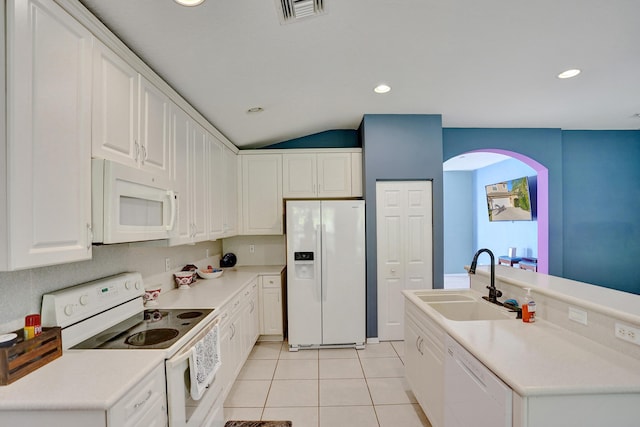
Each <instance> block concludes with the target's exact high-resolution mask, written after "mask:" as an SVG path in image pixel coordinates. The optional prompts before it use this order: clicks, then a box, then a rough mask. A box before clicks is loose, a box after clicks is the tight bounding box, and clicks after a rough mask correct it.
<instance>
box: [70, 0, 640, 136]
mask: <svg viewBox="0 0 640 427" xmlns="http://www.w3.org/2000/svg"><path fill="white" fill-rule="evenodd" d="M81 2H82V3H83V4H84V5H85V6H87V8H89V9H90V10H91V11H92V12H93V13H94V14H95V15H97V16H98V17H99V18H100V19H101V20H102V21H103V22H104V23H105V24H106V25H107V26H108V27H109V28H110V29H111V30H112V31H113V32H115V33H116V34H117V35H118V36H119V37H120V38H121V39H122V40H123V41H124V42H125V43H126V44H127V45H129V46H130V47H131V49H132V50H133V51H134V52H136V53H137V54H138V55H139V56H140V57H141V58H142V59H143V60H145V61H146V62H147V64H149V65H150V66H151V67H152V68H153V69H154V70H156V72H157V73H158V74H160V75H161V76H162V77H163V78H164V79H165V80H166V81H167V82H168V83H169V84H171V85H172V86H173V87H174V88H175V89H176V90H177V91H178V92H179V93H180V94H181V95H182V96H184V97H185V98H186V99H187V100H188V101H189V102H190V103H191V104H192V105H193V106H194V107H195V108H196V109H198V110H199V111H200V112H201V113H202V115H204V116H205V117H206V118H207V119H209V121H211V123H213V125H214V126H216V127H217V128H218V129H219V130H220V131H221V132H222V133H223V134H225V135H226V136H227V137H228V138H229V139H230V140H231V141H232V142H233V143H234V144H235V145H237V146H238V147H241V148H248V147H260V146H264V145H268V144H271V143H275V142H279V141H284V140H288V139H291V138H296V137H300V136H304V135H309V134H313V133H316V132H321V131H325V130H329V129H356V128H357V127H358V125H359V124H360V122H361V120H362V116H363V115H364V114H442V121H443V126H445V127H553V128H563V129H638V128H640V115H638V113H640V82H639V81H638V80H639V77H638V76H640V43H639V40H640V24H639V23H640V21H639V17H640V1H638V0H606V1H603V0H535V1H531V0H482V1H478V0H324V4H325V7H326V13H324V14H321V15H318V16H314V17H310V18H306V19H301V20H299V21H297V22H293V23H288V24H281V20H280V18H279V4H280V0H206V1H205V2H204V3H203V4H202V5H200V6H197V7H184V6H180V5H178V4H176V3H174V1H172V0H108V1H105V0H81ZM570 68H579V69H581V70H582V73H581V74H580V75H579V76H577V77H575V78H572V79H565V80H562V79H559V78H557V74H558V73H560V72H561V71H564V70H566V69H570ZM381 82H384V83H387V84H388V85H389V86H391V88H392V90H391V92H389V93H386V94H383V95H379V94H376V93H374V92H373V88H374V86H376V85H377V84H379V83H381ZM254 107H261V108H262V109H263V111H261V112H258V113H249V112H248V110H249V109H251V108H254Z"/></svg>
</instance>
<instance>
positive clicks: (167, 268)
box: [164, 258, 171, 271]
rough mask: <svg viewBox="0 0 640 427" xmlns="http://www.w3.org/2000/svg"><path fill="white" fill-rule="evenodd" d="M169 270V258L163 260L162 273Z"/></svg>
mask: <svg viewBox="0 0 640 427" xmlns="http://www.w3.org/2000/svg"><path fill="white" fill-rule="evenodd" d="M169 270H171V258H165V259H164V271H169Z"/></svg>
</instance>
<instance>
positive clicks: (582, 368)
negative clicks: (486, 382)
mask: <svg viewBox="0 0 640 427" xmlns="http://www.w3.org/2000/svg"><path fill="white" fill-rule="evenodd" d="M420 292H455V290H434V291H420ZM470 292H473V293H475V294H476V296H477V297H478V298H480V297H481V294H480V293H478V292H475V291H472V290H471V291H470ZM404 294H405V296H407V298H408V299H409V300H411V301H412V302H414V303H415V304H416V305H417V306H418V307H419V308H420V309H421V310H422V311H423V312H424V313H425V314H426V315H427V316H428V317H429V318H431V319H433V320H434V321H435V322H436V323H437V324H438V325H439V326H440V327H442V328H443V329H444V331H445V332H446V333H448V334H449V335H450V336H451V337H453V338H454V339H455V340H456V341H458V342H459V343H460V344H462V346H463V347H465V348H466V349H467V350H469V352H471V353H472V354H473V355H474V356H475V357H476V358H477V359H478V360H480V361H481V362H482V363H483V364H484V365H485V366H487V367H488V368H489V369H490V370H491V371H493V372H494V373H495V374H496V375H497V376H498V377H500V378H501V379H502V380H503V381H504V382H505V383H507V384H508V385H509V386H510V387H511V388H512V389H513V390H514V391H515V392H517V393H518V394H520V395H521V396H534V395H558V394H594V393H640V360H637V359H634V358H631V357H629V356H626V355H624V354H622V353H620V352H616V351H614V350H611V349H609V348H607V347H605V346H603V345H601V344H598V343H596V342H594V341H592V340H589V339H587V338H584V337H582V336H579V335H577V334H575V333H573V332H569V331H567V330H564V329H562V328H560V327H557V326H555V325H553V324H552V323H549V322H546V321H544V320H537V321H536V322H535V323H531V324H527V323H524V322H522V320H520V319H515V318H514V319H507V320H487V321H484V320H483V321H453V320H449V319H447V318H445V317H444V316H442V315H441V314H440V313H439V312H437V311H436V310H434V309H433V308H431V307H430V306H429V305H428V304H426V303H424V302H423V301H422V300H420V299H419V298H418V297H417V296H415V295H414V294H413V291H404ZM487 304H489V303H487ZM514 316H515V314H514Z"/></svg>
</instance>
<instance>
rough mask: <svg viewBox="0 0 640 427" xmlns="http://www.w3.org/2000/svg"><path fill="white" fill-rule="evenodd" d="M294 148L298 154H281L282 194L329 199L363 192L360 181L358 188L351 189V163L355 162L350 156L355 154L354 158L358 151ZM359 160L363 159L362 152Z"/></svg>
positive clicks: (286, 196) (284, 195) (293, 196)
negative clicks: (319, 150) (316, 150)
mask: <svg viewBox="0 0 640 427" xmlns="http://www.w3.org/2000/svg"><path fill="white" fill-rule="evenodd" d="M297 151H298V152H297V153H292V154H287V153H285V154H283V155H282V161H283V167H282V179H283V191H282V195H283V197H285V198H332V197H356V196H361V195H362V190H361V189H362V184H361V183H360V184H359V188H354V186H353V184H352V181H353V178H352V174H353V171H352V169H353V165H352V163H353V162H354V160H353V159H352V156H353V155H354V154H355V155H356V161H357V158H358V157H357V154H359V153H350V152H324V153H300V151H304V150H297ZM360 162H362V157H361V155H360ZM359 171H361V169H359ZM360 179H361V178H360ZM357 183H358V182H356V184H357ZM354 189H355V190H356V191H355V192H354Z"/></svg>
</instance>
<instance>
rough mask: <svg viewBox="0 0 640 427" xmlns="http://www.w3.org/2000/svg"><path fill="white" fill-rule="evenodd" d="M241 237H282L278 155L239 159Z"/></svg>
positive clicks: (280, 156)
mask: <svg viewBox="0 0 640 427" xmlns="http://www.w3.org/2000/svg"><path fill="white" fill-rule="evenodd" d="M242 222H243V230H242V231H243V234H248V235H254V234H282V230H283V227H282V155H280V154H259V155H246V156H243V157H242Z"/></svg>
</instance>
